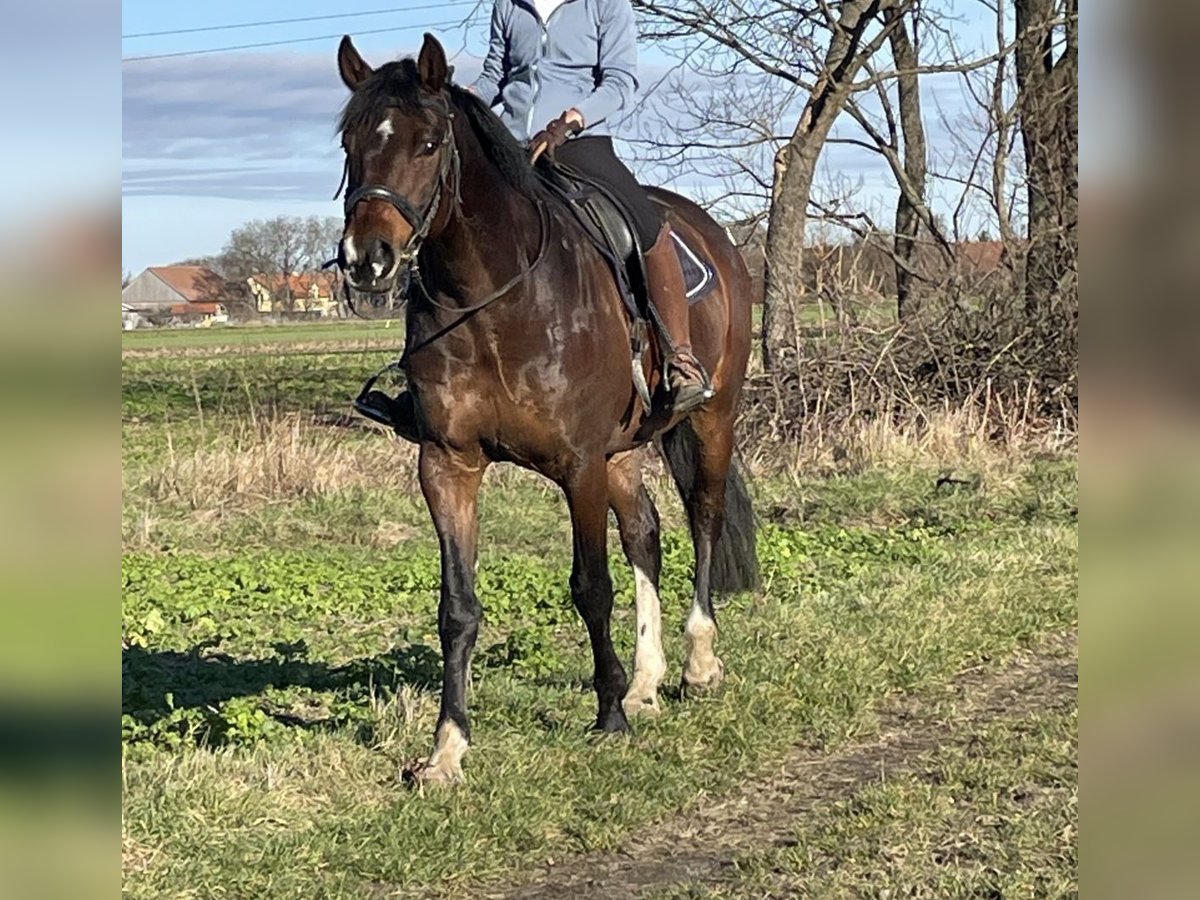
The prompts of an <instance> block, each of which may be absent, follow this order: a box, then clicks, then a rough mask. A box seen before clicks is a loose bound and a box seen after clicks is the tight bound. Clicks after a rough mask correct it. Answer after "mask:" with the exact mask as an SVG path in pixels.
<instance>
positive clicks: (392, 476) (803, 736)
mask: <svg viewBox="0 0 1200 900" xmlns="http://www.w3.org/2000/svg"><path fill="white" fill-rule="evenodd" d="M336 327H337V328H339V329H340V328H343V327H346V328H348V329H349V330H354V329H353V327H352V326H336ZM317 328H318V329H319V330H320V333H319V334H318V331H317V330H316V329H314V331H311V332H310V331H298V332H297V333H296V334H294V335H292V336H291V337H290V338H289V339H288V340H282V339H281V340H280V341H278V342H277V343H274V344H272V343H271V342H268V341H247V342H246V343H245V344H242V345H237V344H232V345H226V347H227V349H226V352H221V353H215V354H211V355H195V354H193V353H192V352H191V351H192V350H193V349H194V348H196V347H197V346H198V345H197V344H192V343H189V342H186V341H182V339H180V338H177V337H176V336H175V334H170V335H166V336H164V340H162V341H161V342H155V341H153V340H152V337H153V336H155V335H156V334H157V333H151V334H147V335H145V336H144V335H143V334H142V333H137V334H136V335H128V336H127V341H126V345H125V346H126V348H127V351H128V352H127V355H126V359H125V365H124V384H123V419H124V421H123V439H124V455H125V470H124V517H123V543H124V557H123V576H124V586H125V590H124V606H123V638H124V645H125V650H124V654H123V676H124V677H123V684H124V702H123V713H124V715H123V735H124V740H123V749H124V753H123V774H124V778H123V800H124V832H123V856H124V866H125V890H126V893H127V894H128V895H129V896H132V897H221V896H227V897H264V896H270V897H315V896H328V897H343V896H344V897H359V896H381V897H382V896H413V897H424V896H431V895H445V896H464V895H465V896H564V895H569V894H581V895H585V896H590V895H595V896H626V895H628V896H634V895H638V896H667V897H727V896H740V897H762V896H781V897H783V896H860V895H861V896H878V897H883V896H899V895H906V896H938V897H942V896H960V897H968V896H970V897H976V896H981V895H990V896H1005V897H1007V896H1062V895H1067V894H1071V893H1072V892H1074V891H1075V883H1076V878H1075V856H1074V829H1075V827H1076V812H1075V756H1076V753H1075V719H1074V696H1073V688H1072V686H1071V684H1070V683H1069V679H1067V680H1062V679H1059V680H1058V681H1048V680H1046V679H1043V680H1041V681H1037V682H1036V684H1035V683H1034V682H1032V681H1031V682H1030V684H1033V685H1034V687H1037V685H1041V686H1040V687H1038V688H1037V690H1034V687H1028V686H1025V682H1017V681H1012V680H1011V679H1012V677H1014V676H1012V675H1011V673H1012V672H1014V671H1017V672H1023V671H1032V670H1033V669H1036V668H1037V665H1038V661H1039V660H1045V659H1049V658H1051V657H1054V658H1055V659H1061V660H1063V661H1065V662H1064V663H1063V664H1064V665H1066V664H1067V663H1069V662H1070V661H1071V659H1073V647H1072V645H1071V643H1070V639H1069V635H1070V634H1071V633H1072V632H1073V631H1074V629H1075V627H1076V604H1075V593H1076V582H1077V563H1076V551H1077V524H1076V503H1077V482H1076V466H1075V463H1074V461H1073V459H1071V458H1068V457H1064V456H1060V455H1058V454H1053V453H1038V452H1034V451H1033V450H1031V449H1027V450H1020V449H1019V448H995V447H990V446H988V445H986V444H984V443H980V442H978V441H976V440H973V439H970V436H961V439H960V438H959V437H955V436H951V437H950V438H948V439H944V440H940V441H937V442H929V443H926V444H922V445H920V446H906V447H897V448H896V452H894V453H877V458H876V459H874V460H873V461H871V462H870V463H869V464H866V463H863V462H862V461H861V458H860V456H859V455H856V454H853V453H851V454H850V457H851V459H853V460H855V462H854V464H853V465H850V464H847V465H845V466H843V468H842V469H840V470H837V471H831V472H824V473H823V474H822V476H821V477H816V476H814V475H810V474H807V473H805V472H804V471H796V472H790V473H789V472H760V473H752V474H754V477H753V478H752V481H751V485H752V491H753V493H754V494H755V498H756V503H757V505H758V508H759V511H760V515H761V532H760V536H759V550H760V554H761V557H762V560H763V568H764V581H765V584H764V589H763V590H762V592H761V593H759V594H757V595H753V596H751V595H743V596H738V597H733V598H729V599H728V600H727V601H726V602H725V603H724V605H723V606H722V607H721V608H720V609H719V613H718V615H719V622H720V626H721V636H720V641H719V651H720V653H721V655H722V657H723V658H724V660H725V663H726V667H727V676H728V677H727V681H726V684H725V686H724V687H723V689H722V690H721V692H720V693H719V694H717V695H716V696H713V697H710V698H706V699H704V700H690V701H687V702H681V701H680V700H679V698H678V696H677V695H676V694H675V693H674V692H672V691H670V690H668V691H666V696H665V698H663V699H664V700H665V701H666V702H664V703H663V714H662V715H661V716H660V717H658V718H656V719H649V720H637V721H636V722H635V732H634V734H633V735H632V736H631V737H629V738H621V739H603V740H600V739H596V738H594V737H592V736H590V735H589V734H588V733H587V732H586V726H587V725H588V724H590V721H591V718H592V716H593V714H594V708H593V706H594V699H593V696H592V693H591V691H590V689H589V687H588V685H587V680H588V677H589V675H590V653H589V650H588V646H587V641H586V636H585V633H584V630H583V627H582V625H581V623H580V622H579V621H578V619H577V616H576V614H575V613H574V611H573V609H572V607H571V603H570V599H569V594H568V591H567V573H568V570H569V566H570V545H569V534H568V529H567V522H566V515H565V509H564V505H563V503H562V501H561V499H560V498H559V497H558V496H557V494H556V493H555V491H554V490H553V489H552V488H551V487H550V486H549V485H547V484H545V483H543V482H541V481H539V480H537V479H536V478H534V477H533V476H530V475H528V474H527V473H523V472H520V471H518V470H515V469H512V468H509V467H494V468H493V470H492V471H491V472H490V473H489V475H488V478H487V481H486V483H485V489H484V495H483V499H482V504H481V516H482V540H481V547H482V552H481V562H480V571H479V584H480V588H479V592H480V598H481V600H482V602H483V604H484V607H485V611H486V620H485V625H484V627H483V629H482V632H481V637H480V642H479V648H478V650H477V653H476V658H475V665H474V673H473V674H474V680H473V687H472V697H471V704H472V712H473V716H474V728H475V745H474V747H473V749H472V751H471V753H470V754H469V755H468V757H467V759H466V768H467V775H468V779H469V783H468V784H467V785H466V786H465V787H464V788H461V789H459V790H456V791H453V792H449V793H438V792H427V793H425V794H424V795H420V794H417V793H413V792H411V791H409V790H408V789H407V788H405V787H403V786H402V785H401V784H400V782H399V778H398V774H399V770H400V768H401V766H402V765H403V764H404V762H405V761H406V760H408V759H410V758H412V757H414V756H420V755H424V754H426V753H427V752H428V751H429V743H430V736H431V731H432V726H433V722H434V716H435V714H436V709H437V697H436V683H437V680H438V673H439V658H438V651H437V636H436V614H435V610H436V606H437V586H438V560H437V549H436V541H435V540H434V537H433V534H432V528H431V527H430V525H429V524H428V519H427V515H426V513H425V510H424V507H423V503H422V502H421V500H420V495H419V492H418V491H417V490H416V485H415V478H414V472H413V461H414V458H415V457H414V452H413V449H412V448H411V447H408V446H407V445H403V444H400V443H397V442H396V441H395V440H394V439H392V438H390V437H388V436H385V435H384V434H382V433H380V432H379V431H376V430H374V429H373V428H370V427H359V426H357V425H356V424H355V420H354V419H353V418H352V417H349V416H347V415H346V413H347V412H348V402H349V399H350V398H351V397H352V396H353V395H354V394H355V393H356V392H357V390H358V387H359V385H360V383H361V380H362V378H364V377H365V376H366V375H368V374H370V373H371V372H372V371H374V369H376V368H377V367H378V366H380V365H382V364H383V363H384V362H386V361H387V360H388V359H389V358H390V355H391V353H392V352H394V350H393V348H394V346H395V344H396V343H398V341H391V340H385V339H384V338H380V337H379V335H378V333H377V331H375V330H373V329H369V328H368V329H361V330H354V334H355V335H356V336H355V337H354V338H352V339H351V341H349V342H342V341H341V340H340V335H341V332H340V331H338V332H336V335H337V336H336V337H330V336H328V335H325V334H324V326H318V327H317ZM230 330H231V331H232V330H233V329H230ZM272 333H273V334H274V333H275V330H272ZM210 336H211V335H210V334H206V337H210ZM133 339H136V340H133ZM330 341H335V342H338V343H337V345H336V346H330V345H329V342H330ZM354 341H359V342H360V343H358V344H357V345H355V344H354V343H353V342H354ZM176 342H177V343H176ZM210 346H216V345H210ZM872 446H873V447H876V448H877V447H878V446H879V442H878V440H877V437H876V439H875V440H874V441H873V443H872ZM652 469H654V467H653V466H652ZM654 471H655V474H654V475H653V477H652V482H651V483H652V486H653V490H654V493H655V495H656V497H657V499H658V501H659V506H660V508H661V510H662V513H663V519H664V530H665V537H664V551H665V552H664V559H665V567H664V576H663V591H662V593H663V600H664V629H665V636H666V644H667V655H668V659H669V661H670V663H671V665H672V666H673V668H672V671H671V672H670V673H669V674H668V679H667V682H666V684H667V685H668V686H669V685H671V684H674V683H675V682H676V681H677V679H678V677H679V662H680V660H681V658H682V640H681V636H680V632H681V630H682V622H683V617H684V615H685V614H686V606H687V597H688V596H689V593H690V591H689V583H688V575H689V571H690V569H689V567H690V557H691V549H690V544H689V542H688V541H687V538H686V529H685V528H684V526H683V518H682V510H681V508H680V506H679V503H678V500H677V499H676V498H675V497H674V496H673V494H672V492H671V491H670V490H668V488H667V485H666V483H665V481H664V480H663V479H662V477H661V475H659V474H657V470H656V469H654ZM947 472H952V473H953V474H954V476H955V477H952V478H949V479H947V478H945V477H942V476H945V475H946V473H947ZM611 546H612V547H614V548H616V547H617V546H618V545H617V543H616V541H615V540H613V541H612V544H611ZM613 571H614V580H615V584H616V588H617V591H618V598H617V610H618V612H617V615H616V621H615V622H614V632H615V634H616V639H617V642H618V649H619V652H621V653H622V655H623V656H624V657H626V658H628V657H629V655H630V654H631V651H632V643H633V641H632V628H633V625H632V605H633V604H632V577H631V573H630V572H629V571H628V570H627V568H626V566H625V565H624V562H623V560H622V559H621V558H620V556H619V553H616V554H614V556H613ZM1048 647H1050V648H1052V649H1051V650H1048V649H1047V648H1048ZM964 679H965V681H964ZM1005 679H1009V680H1008V681H1006V680H1005ZM1047 685H1048V686H1047ZM1018 688H1019V689H1018ZM998 692H999V693H998ZM984 694H986V695H987V697H989V698H990V699H988V700H987V702H984V701H982V700H977V695H979V696H983V695H984ZM1022 696H1025V697H1034V698H1041V700H1044V702H1041V700H1039V702H1038V704H1036V705H1033V706H1031V705H1029V704H1027V703H1026V704H1023V703H1022V702H1021V700H1020V698H1021V697H1022ZM997 697H999V698H1000V699H996V698H997ZM973 698H975V699H973ZM897 731H898V732H899V733H902V734H910V733H911V735H917V734H918V733H919V734H920V735H923V736H924V737H923V739H922V740H921V741H916V742H915V743H910V744H905V743H904V742H903V741H901V743H900V745H899V746H900V747H901V748H904V747H907V748H908V750H907V751H905V752H903V753H898V754H895V755H891V756H889V755H888V754H887V753H883V755H871V753H872V752H873V751H871V752H868V751H867V750H864V749H862V748H870V747H875V746H876V745H879V746H883V745H884V744H885V743H886V741H885V738H887V736H888V735H890V734H892V733H893V732H897ZM913 740H914V741H915V738H913ZM881 752H882V751H881ZM856 754H866V755H864V756H862V757H861V758H862V759H865V760H869V761H870V765H869V766H867V767H866V769H865V771H869V772H870V773H872V774H871V775H870V776H869V777H855V778H848V779H842V778H839V777H835V776H836V772H837V771H838V770H837V769H836V766H837V765H838V764H839V762H838V761H839V760H845V759H858V758H859V756H857V755H856ZM822 767H833V768H831V769H829V770H828V771H829V772H833V773H834V774H828V772H827V776H828V777H826V776H823V775H822V774H821V772H823V771H826V770H825V769H823V768H822ZM862 768H863V767H862V766H860V767H859V769H862ZM876 770H879V771H886V772H890V773H892V777H886V778H877V777H875V775H874V774H873V773H874V772H875V771H876ZM854 771H858V769H855V770H854ZM860 774H861V773H860ZM785 776H786V777H785ZM823 779H824V780H823ZM826 781H828V782H829V785H830V786H829V788H828V790H826V789H824V788H822V789H821V790H816V788H817V787H820V786H821V785H824V784H825V782H826ZM798 785H807V786H808V787H809V788H812V790H811V791H810V793H811V794H812V797H811V798H810V800H811V802H807V803H806V804H805V805H804V806H803V807H793V806H788V805H787V804H788V803H793V804H794V803H795V802H796V798H797V796H798V795H799V794H800V793H803V791H799V790H798V789H797V786H798ZM772 797H774V798H776V800H777V801H778V803H779V804H781V805H779V806H778V807H777V809H778V810H781V811H782V812H781V814H780V815H775V816H772V817H770V818H771V819H772V821H771V822H770V823H769V824H770V828H769V830H766V828H767V826H766V823H763V822H761V821H759V820H758V819H757V818H755V817H754V816H752V815H747V816H741V817H737V816H734V817H731V818H722V816H723V815H724V813H723V812H722V811H728V810H736V809H743V808H744V809H748V810H753V809H755V808H756V807H758V806H760V805H761V806H762V808H763V809H764V810H765V809H768V808H772V809H773V808H776V807H769V806H768V805H767V804H768V801H769V802H776V800H770V798H772ZM789 798H790V799H789ZM697 823H701V824H702V823H707V825H703V827H701V825H700V824H697ZM705 827H706V828H708V829H709V831H708V832H704V831H703V828H705ZM756 829H759V831H756ZM696 834H708V838H707V839H706V840H707V841H708V843H700V844H691V843H690V841H691V840H692V837H690V836H694V835H696ZM655 835H658V836H659V838H660V840H657V841H656V840H655V838H654V836H655ZM747 836H748V837H749V841H748V842H747V841H746V840H743V838H745V837H747ZM757 836H761V837H762V838H763V840H762V841H756V840H755V838H756V837H757ZM668 839H670V840H669V842H667V843H664V842H665V841H668ZM706 848H712V849H711V853H709V854H708V857H706V858H710V862H711V860H712V859H717V858H718V857H719V858H720V860H721V862H722V864H721V865H720V866H715V865H714V866H711V867H708V868H705V866H703V865H698V866H694V867H691V868H689V869H687V871H683V870H682V869H680V868H678V867H676V868H672V866H671V865H669V861H670V859H671V857H672V856H673V855H675V856H678V855H679V854H680V853H681V852H692V853H696V852H697V851H705V850H706ZM617 851H621V853H622V855H621V856H619V857H617V856H613V854H614V853H615V852H617ZM630 853H632V854H633V855H632V856H629V855H628V854H630ZM618 859H619V860H622V861H623V862H622V863H621V865H620V866H618V865H616V864H614V863H613V860H618ZM629 859H635V861H637V866H635V867H633V868H632V869H630V871H633V870H634V869H636V871H637V872H638V873H639V878H640V879H641V880H639V881H637V882H636V883H635V882H634V881H632V880H631V876H630V877H625V878H624V880H622V877H620V876H619V873H620V872H622V871H625V868H622V867H626V868H628V861H629ZM593 863H594V865H595V871H613V872H615V873H618V875H614V877H613V879H612V880H610V881H608V882H605V884H604V885H603V886H602V887H603V890H600V889H599V888H597V886H596V885H594V884H593V885H592V886H591V887H587V885H586V883H585V881H578V879H579V878H580V877H582V876H581V875H580V873H581V872H586V871H591V869H590V868H589V867H591V866H592V865H593ZM605 866H608V869H605ZM559 871H561V872H563V873H565V874H564V875H563V876H562V878H563V879H564V880H562V881H561V884H556V882H555V881H554V877H555V876H554V874H553V873H555V872H559ZM571 873H574V874H573V875H572V874H571ZM568 876H570V877H571V878H576V879H577V880H576V881H574V882H572V881H570V880H569V878H568ZM539 880H541V881H543V884H542V886H541V887H539V886H538V881H539ZM568 885H573V886H571V887H570V888H569V890H568V887H567V886H568ZM578 885H583V887H579V886H578ZM597 890H599V891H600V892H599V893H596V891H597ZM539 891H541V893H538V892H539ZM589 891H592V893H591V894H589V893H588V892H589Z"/></svg>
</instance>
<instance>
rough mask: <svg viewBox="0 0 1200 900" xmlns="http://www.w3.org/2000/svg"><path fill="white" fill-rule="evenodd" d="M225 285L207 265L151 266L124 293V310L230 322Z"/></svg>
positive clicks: (202, 320)
mask: <svg viewBox="0 0 1200 900" xmlns="http://www.w3.org/2000/svg"><path fill="white" fill-rule="evenodd" d="M225 293H226V284H225V280H224V279H223V278H221V276H219V275H218V274H217V273H216V272H213V271H212V270H211V269H208V268H206V267H204V266H151V267H150V268H148V269H146V270H145V271H143V272H142V274H140V275H138V276H137V277H136V278H134V279H133V280H132V281H130V282H129V284H127V285H126V286H125V287H124V288H123V289H122V290H121V308H122V310H125V309H126V308H128V309H129V310H130V311H132V312H136V313H138V314H139V315H141V316H143V317H147V316H156V317H160V318H161V317H163V316H171V317H173V318H181V319H192V320H197V321H200V322H202V323H204V324H210V325H211V324H212V323H213V322H224V321H228V318H229V316H228V314H227V313H226V309H225V305H224V303H223V302H222V301H223V300H224V298H225Z"/></svg>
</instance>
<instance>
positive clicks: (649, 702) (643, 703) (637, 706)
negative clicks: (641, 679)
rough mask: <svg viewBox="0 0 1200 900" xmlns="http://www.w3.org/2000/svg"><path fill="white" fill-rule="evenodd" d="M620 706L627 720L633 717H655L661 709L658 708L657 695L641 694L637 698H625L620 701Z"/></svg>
mask: <svg viewBox="0 0 1200 900" xmlns="http://www.w3.org/2000/svg"><path fill="white" fill-rule="evenodd" d="M621 706H622V707H623V708H624V710H625V715H626V716H627V717H629V718H633V717H634V716H657V715H658V714H659V713H660V712H662V710H661V709H659V706H658V693H657V692H655V693H653V694H643V695H641V696H639V697H626V698H625V699H624V700H622V701H621Z"/></svg>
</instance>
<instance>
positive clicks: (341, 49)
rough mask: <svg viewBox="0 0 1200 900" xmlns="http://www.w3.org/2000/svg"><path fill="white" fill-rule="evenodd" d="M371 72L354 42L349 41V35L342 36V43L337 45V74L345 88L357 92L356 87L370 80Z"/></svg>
mask: <svg viewBox="0 0 1200 900" xmlns="http://www.w3.org/2000/svg"><path fill="white" fill-rule="evenodd" d="M373 71H374V70H373V69H372V68H371V67H370V66H369V65H367V61H366V60H365V59H363V58H362V56H361V55H360V54H359V52H358V48H356V47H355V46H354V41H352V40H350V35H348V34H347V35H344V36H343V37H342V42H341V43H340V44H338V72H340V73H341V75H342V81H344V82H345V83H346V87H348V88H350V90H352V91H357V90H358V86H359V85H360V84H362V83H363V82H364V81H366V80H367V79H368V78H370V77H371V73H372V72H373Z"/></svg>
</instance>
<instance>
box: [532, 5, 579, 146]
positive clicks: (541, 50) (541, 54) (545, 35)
mask: <svg viewBox="0 0 1200 900" xmlns="http://www.w3.org/2000/svg"><path fill="white" fill-rule="evenodd" d="M572 2H573V0H566V3H560V4H559V5H558V6H556V7H554V11H553V12H551V13H550V15H549V17H547V19H546V21H545V22H543V21H542V17H541V14H538V17H537V20H538V26H539V27H540V28H541V29H542V40H541V43H540V45H539V47H538V58H537V62H535V63H534V64H533V65H532V66H530V70H529V74H530V77H531V78H532V79H533V98H532V99H531V100H530V101H529V113H528V114H527V115H526V116H525V134H526V135H528V136H529V137H530V138H532V137H533V109H534V107H535V106H537V101H538V97H540V96H541V95H542V81H541V79H540V78H538V68H539V67H540V65H541V62H542V59H543V58H545V56H546V41H547V40H548V39H549V36H550V35H549V31H548V28H549V26H550V22H551V21H552V20H553V19H554V17H555V16H556V15H558V11H559V10H560V9H562V8H563V7H564V6H566V5H568V4H569V3H572Z"/></svg>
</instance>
